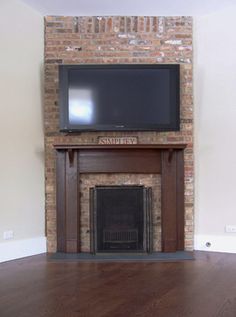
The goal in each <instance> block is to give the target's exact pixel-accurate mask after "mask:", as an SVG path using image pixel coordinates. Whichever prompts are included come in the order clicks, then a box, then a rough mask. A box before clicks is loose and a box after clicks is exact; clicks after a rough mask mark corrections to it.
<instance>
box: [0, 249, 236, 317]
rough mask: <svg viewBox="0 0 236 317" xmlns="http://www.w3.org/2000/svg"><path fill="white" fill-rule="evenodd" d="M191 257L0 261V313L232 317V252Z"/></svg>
mask: <svg viewBox="0 0 236 317" xmlns="http://www.w3.org/2000/svg"><path fill="white" fill-rule="evenodd" d="M195 258H196V259H195V260H194V261H180V262H168V263H167V262H164V263H163V262H144V263H143V262H136V263H134V262H132V263H130V262H129V263H120V262H116V263H110V262H107V263H78V262H76V261H75V262H66V261H58V262H57V261H51V260H48V258H47V256H46V255H39V256H34V257H30V258H25V259H21V260H16V261H11V262H8V263H2V264H0V281H1V282H0V316H1V317H28V316H29V317H32V316H33V317H67V316H68V317H74V316H79V317H108V316H109V317H110V316H111V317H126V316H127V317H130V316H131V317H133V316H134V317H144V316H145V317H146V316H147V317H150V316H151V317H152V316H154V317H155V316H157V317H199V316H201V317H235V316H236V254H224V253H209V252H195Z"/></svg>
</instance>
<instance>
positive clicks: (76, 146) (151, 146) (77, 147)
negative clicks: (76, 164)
mask: <svg viewBox="0 0 236 317" xmlns="http://www.w3.org/2000/svg"><path fill="white" fill-rule="evenodd" d="M186 146H187V144H185V143H181V144H179V143H178V144H124V145H114V144H110V145H108V144H106V145H103V144H101V145H100V144H54V148H55V149H56V150H69V149H71V150H73V149H75V150H82V149H86V150H89V149H91V150H96V149H99V150H102V149H117V150H118V149H150V150H151V149H160V150H161V149H163V150H165V149H166V150H168V149H176V150H178V149H181V150H182V149H185V148H186Z"/></svg>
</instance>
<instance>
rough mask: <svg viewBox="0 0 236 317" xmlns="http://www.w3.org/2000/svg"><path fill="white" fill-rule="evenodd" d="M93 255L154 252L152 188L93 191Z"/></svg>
mask: <svg viewBox="0 0 236 317" xmlns="http://www.w3.org/2000/svg"><path fill="white" fill-rule="evenodd" d="M90 206H91V211H90V215H91V252H92V253H99V252H147V253H149V252H151V251H152V221H151V188H147V187H144V186H140V185H122V186H95V187H94V188H91V189H90Z"/></svg>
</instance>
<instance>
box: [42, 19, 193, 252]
mask: <svg viewBox="0 0 236 317" xmlns="http://www.w3.org/2000/svg"><path fill="white" fill-rule="evenodd" d="M85 63H88V64H101V63H109V64H121V63H141V64H149V63H150V64H155V63H168V64H169V63H179V64H181V65H180V73H181V75H180V76H181V109H180V122H181V131H179V132H162V133H160V132H158V133H157V132H133V133H131V132H112V133H111V132H106V133H105V132H103V133H102V132H101V133H96V132H84V133H80V134H73V135H66V134H63V133H60V132H59V111H58V64H85ZM44 119H45V121H44V122H45V166H46V168H45V176H46V223H47V242H48V251H49V252H55V251H56V248H57V246H56V235H57V233H56V175H55V149H54V147H53V145H54V144H96V143H97V138H98V136H137V137H138V140H139V143H141V144H170V143H171V144H173V143H185V144H187V147H186V149H185V151H184V163H185V170H184V172H185V249H186V250H192V248H193V201H194V196H193V177H194V164H193V163H194V162H193V92H192V18H191V17H57V16H53V17H46V18H45V98H44ZM104 177H105V176H104V175H103V174H99V175H97V176H96V178H97V182H98V184H104V180H105V178H104ZM109 177H112V175H110V176H109ZM133 177H134V176H133V175H132V174H126V180H125V181H126V182H130V183H136V182H137V181H136V180H134V179H133ZM135 177H137V175H136V176H135ZM145 177H151V176H149V175H145ZM83 178H84V183H86V187H93V186H94V185H95V184H94V177H92V176H90V175H84V176H83ZM115 179H116V175H114V177H113V181H114V182H115ZM90 180H91V182H90ZM117 182H118V183H121V182H120V181H117ZM84 183H83V184H84Z"/></svg>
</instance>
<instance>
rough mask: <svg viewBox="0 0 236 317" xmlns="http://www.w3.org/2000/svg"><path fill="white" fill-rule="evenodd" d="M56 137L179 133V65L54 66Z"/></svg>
mask: <svg viewBox="0 0 236 317" xmlns="http://www.w3.org/2000/svg"><path fill="white" fill-rule="evenodd" d="M59 106H60V131H64V132H79V131H117V130H123V131H139V130H143V131H148V130H154V131H176V130H179V65H177V64H170V65H166V64H157V65H156V64H154V65H153V64H148V65H143V64H141V65H139V64H132V65H127V64H125V65H60V66H59Z"/></svg>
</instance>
